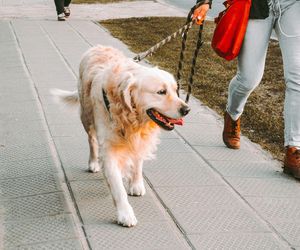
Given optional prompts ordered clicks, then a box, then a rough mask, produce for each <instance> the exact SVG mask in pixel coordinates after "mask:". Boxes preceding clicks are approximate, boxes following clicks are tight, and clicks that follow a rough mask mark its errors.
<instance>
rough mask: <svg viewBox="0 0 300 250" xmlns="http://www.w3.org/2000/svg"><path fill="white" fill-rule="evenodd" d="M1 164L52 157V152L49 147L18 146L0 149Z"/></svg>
mask: <svg viewBox="0 0 300 250" xmlns="http://www.w3.org/2000/svg"><path fill="white" fill-rule="evenodd" d="M0 152H1V157H3V158H2V159H1V160H0V162H9V161H22V160H28V159H34V158H44V157H51V156H52V154H51V151H50V149H49V147H48V146H46V145H44V146H34V145H27V146H25V145H17V146H13V147H4V148H1V149H0Z"/></svg>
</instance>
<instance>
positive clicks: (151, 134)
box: [53, 45, 187, 227]
mask: <svg viewBox="0 0 300 250" xmlns="http://www.w3.org/2000/svg"><path fill="white" fill-rule="evenodd" d="M102 90H104V91H105V93H106V95H107V98H108V100H109V103H110V107H109V110H107V107H106V105H105V102H104V97H103V92H102ZM161 90H165V91H166V94H161V92H160V93H159V91H161ZM176 90H177V84H176V81H175V80H174V77H173V76H172V75H171V74H169V73H167V72H166V71H163V70H160V69H158V68H150V67H145V66H142V65H140V64H137V63H135V62H133V60H131V59H129V58H126V57H125V56H124V55H123V54H122V53H121V52H120V51H118V50H116V49H114V48H111V47H103V46H100V45H99V46H96V47H93V48H91V49H89V50H88V51H87V52H86V53H85V54H84V56H83V58H82V61H81V63H80V72H79V81H78V92H77V91H75V92H67V91H63V90H54V91H53V93H54V94H55V95H56V96H57V97H59V99H60V100H61V101H64V102H67V103H69V104H75V103H78V102H80V111H81V112H80V113H81V121H82V123H83V126H84V128H85V130H86V132H87V134H88V141H89V145H90V158H89V170H90V171H92V172H98V171H99V170H100V169H101V167H102V166H103V167H104V176H105V177H106V180H107V183H108V186H109V188H110V191H111V194H112V197H113V200H114V203H115V206H116V208H117V219H118V223H119V224H122V225H123V226H128V227H131V226H134V225H136V224H137V219H136V217H135V215H134V212H133V209H132V207H131V205H130V204H129V202H128V199H127V193H126V190H125V187H124V185H123V181H122V178H126V179H127V180H128V190H127V191H128V194H130V195H136V196H142V195H144V194H145V192H146V190H145V186H144V183H143V176H142V167H143V161H144V160H146V159H151V158H152V157H153V153H154V151H155V150H156V145H157V143H158V142H159V139H158V134H159V131H160V128H159V126H158V125H157V124H156V123H155V122H153V121H152V120H151V119H150V118H149V116H148V115H147V114H146V110H147V109H149V108H154V109H156V110H157V111H159V112H160V113H162V114H164V115H166V116H168V117H172V118H180V117H181V116H182V114H181V113H180V108H182V107H186V106H187V105H186V104H185V103H184V102H183V101H182V100H181V99H180V98H179V97H178V96H177V93H176Z"/></svg>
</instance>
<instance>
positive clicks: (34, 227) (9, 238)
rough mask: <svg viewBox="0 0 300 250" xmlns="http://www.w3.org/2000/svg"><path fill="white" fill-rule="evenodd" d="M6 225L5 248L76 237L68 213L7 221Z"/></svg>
mask: <svg viewBox="0 0 300 250" xmlns="http://www.w3.org/2000/svg"><path fill="white" fill-rule="evenodd" d="M3 226H4V248H5V249H6V248H9V247H11V248H12V247H13V246H18V245H25V244H34V243H41V242H47V241H56V240H66V239H72V238H76V234H75V232H74V229H73V228H74V225H73V222H72V220H71V217H69V216H67V215H60V216H52V217H43V218H35V219H31V220H23V221H18V222H7V223H4V224H3Z"/></svg>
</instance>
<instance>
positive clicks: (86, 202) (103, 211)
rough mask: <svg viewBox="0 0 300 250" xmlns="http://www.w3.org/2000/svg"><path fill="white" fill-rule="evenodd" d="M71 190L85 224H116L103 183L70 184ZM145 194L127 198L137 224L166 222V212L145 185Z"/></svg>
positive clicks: (107, 190) (110, 202)
mask: <svg viewBox="0 0 300 250" xmlns="http://www.w3.org/2000/svg"><path fill="white" fill-rule="evenodd" d="M71 186H72V189H73V190H74V195H75V198H76V201H77V205H78V207H79V210H80V214H81V217H82V219H83V221H84V223H85V224H101V223H110V224H115V223H116V220H117V218H116V208H115V207H114V205H113V200H112V196H111V194H110V191H109V189H108V187H107V184H106V182H105V181H89V182H88V181H84V182H80V181H77V182H72V183H71ZM146 190H147V193H146V195H145V196H142V197H132V196H128V200H129V203H130V204H131V206H132V208H133V210H134V212H135V215H136V217H137V219H138V221H139V222H141V223H144V222H154V221H156V222H160V221H163V220H166V218H167V217H166V216H167V214H166V212H165V211H164V210H162V209H161V207H160V206H161V205H160V204H159V203H158V202H157V201H156V202H155V201H154V199H153V196H151V195H150V193H149V194H148V191H149V192H151V191H150V190H151V189H150V188H149V187H148V186H147V185H146Z"/></svg>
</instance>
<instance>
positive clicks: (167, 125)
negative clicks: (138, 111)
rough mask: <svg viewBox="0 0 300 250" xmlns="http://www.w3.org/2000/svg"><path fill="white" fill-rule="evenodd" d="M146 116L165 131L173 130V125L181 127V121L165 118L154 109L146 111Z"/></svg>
mask: <svg viewBox="0 0 300 250" xmlns="http://www.w3.org/2000/svg"><path fill="white" fill-rule="evenodd" d="M146 112H147V115H148V116H149V117H150V118H151V119H152V120H153V121H154V122H155V123H156V124H157V125H158V126H160V127H161V128H163V129H165V130H173V129H174V125H175V124H176V125H183V119H182V118H180V119H173V118H170V117H167V116H165V115H163V114H161V113H159V112H158V111H156V110H155V109H148V110H147V111H146Z"/></svg>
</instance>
